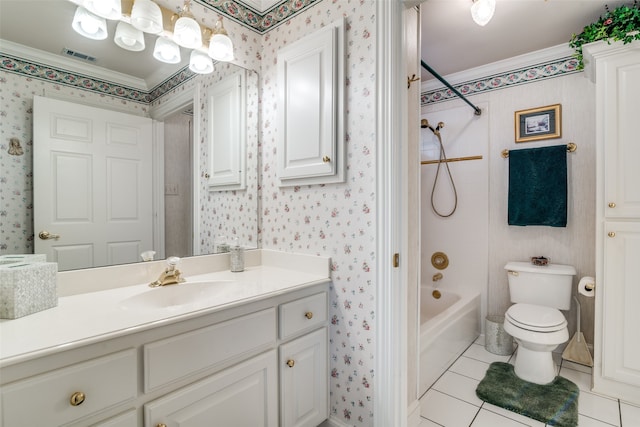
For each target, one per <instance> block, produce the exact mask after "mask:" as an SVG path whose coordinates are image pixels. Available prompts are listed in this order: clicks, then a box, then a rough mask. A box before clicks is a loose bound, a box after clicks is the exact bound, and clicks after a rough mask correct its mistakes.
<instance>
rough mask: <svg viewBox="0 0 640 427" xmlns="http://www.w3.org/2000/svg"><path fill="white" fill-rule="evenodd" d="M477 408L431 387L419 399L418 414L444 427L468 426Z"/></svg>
mask: <svg viewBox="0 0 640 427" xmlns="http://www.w3.org/2000/svg"><path fill="white" fill-rule="evenodd" d="M478 410H479V408H478V407H477V406H473V405H471V404H470V403H467V402H463V401H462V400H459V399H456V398H455V397H451V396H448V395H446V394H444V393H440V392H439V391H437V390H433V389H432V390H429V391H428V392H427V393H426V394H425V395H424V397H423V398H422V399H420V416H421V417H423V418H427V419H428V420H431V421H433V422H435V423H437V424H439V425H441V426H444V427H461V426H468V425H470V424H471V421H472V420H473V418H474V417H475V415H476V414H477V413H478Z"/></svg>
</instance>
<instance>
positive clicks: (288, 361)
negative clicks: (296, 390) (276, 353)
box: [287, 359, 296, 368]
mask: <svg viewBox="0 0 640 427" xmlns="http://www.w3.org/2000/svg"><path fill="white" fill-rule="evenodd" d="M295 364H296V362H294V361H293V360H292V359H289V360H287V366H288V367H290V368H293V365H295Z"/></svg>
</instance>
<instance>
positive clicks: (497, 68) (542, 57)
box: [421, 43, 574, 92]
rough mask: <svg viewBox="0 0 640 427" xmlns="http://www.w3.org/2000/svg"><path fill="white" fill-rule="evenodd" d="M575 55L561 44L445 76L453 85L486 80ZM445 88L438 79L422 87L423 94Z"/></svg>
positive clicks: (567, 45)
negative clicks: (489, 77)
mask: <svg viewBox="0 0 640 427" xmlns="http://www.w3.org/2000/svg"><path fill="white" fill-rule="evenodd" d="M573 54H574V51H573V49H571V48H570V47H569V44H568V43H563V44H559V45H557V46H552V47H549V48H546V49H541V50H536V51H534V52H529V53H525V54H523V55H518V56H514V57H512V58H508V59H504V60H501V61H496V62H492V63H490V64H487V65H481V66H479V67H475V68H470V69H468V70H465V71H460V72H457V73H452V74H448V75H446V76H444V79H445V80H447V81H448V82H449V83H450V84H451V85H453V86H455V85H456V84H460V83H464V82H469V81H475V80H478V79H484V78H487V77H488V76H493V75H496V74H501V73H505V72H508V71H512V70H515V69H521V68H525V67H530V66H533V65H539V64H543V63H546V62H550V61H554V60H557V59H561V58H567V57H570V56H572V55H573ZM443 87H445V86H444V85H443V84H442V83H441V82H440V81H438V80H437V79H435V78H434V79H432V80H428V81H426V82H424V83H422V85H421V92H430V91H433V90H436V89H440V88H443Z"/></svg>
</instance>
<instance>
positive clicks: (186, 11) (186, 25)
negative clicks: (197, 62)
mask: <svg viewBox="0 0 640 427" xmlns="http://www.w3.org/2000/svg"><path fill="white" fill-rule="evenodd" d="M190 7H191V0H185V2H184V6H183V7H182V12H181V13H180V18H178V20H177V21H176V23H175V25H174V27H173V41H175V42H176V43H177V44H178V45H179V46H182V47H186V48H187V49H195V48H199V47H201V46H202V29H201V28H200V25H199V24H198V22H196V20H195V19H194V17H193V14H192V13H191V9H190Z"/></svg>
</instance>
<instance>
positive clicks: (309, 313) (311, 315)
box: [304, 311, 313, 319]
mask: <svg viewBox="0 0 640 427" xmlns="http://www.w3.org/2000/svg"><path fill="white" fill-rule="evenodd" d="M304 317H306V318H307V319H311V318H312V317H313V313H312V312H310V311H307V312H306V313H305V314H304Z"/></svg>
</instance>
